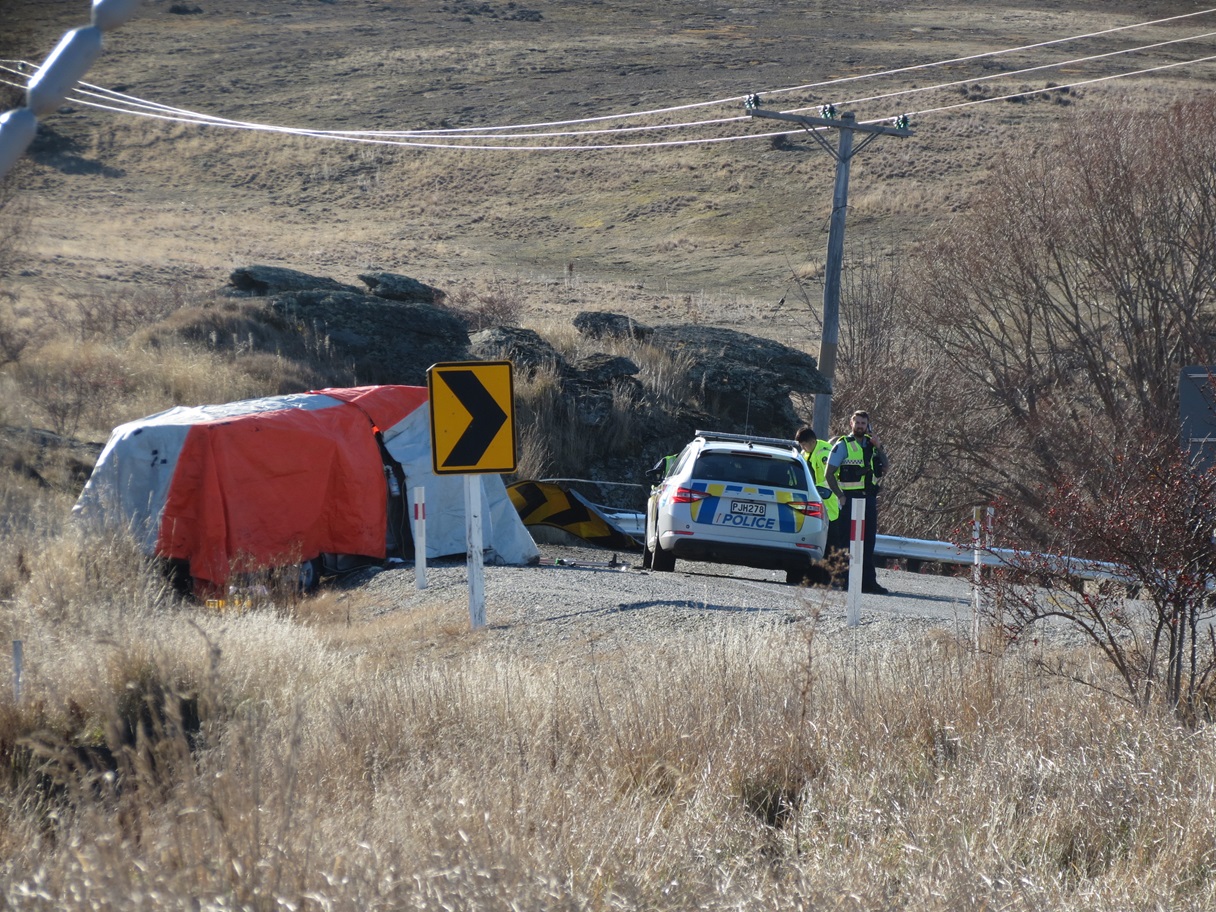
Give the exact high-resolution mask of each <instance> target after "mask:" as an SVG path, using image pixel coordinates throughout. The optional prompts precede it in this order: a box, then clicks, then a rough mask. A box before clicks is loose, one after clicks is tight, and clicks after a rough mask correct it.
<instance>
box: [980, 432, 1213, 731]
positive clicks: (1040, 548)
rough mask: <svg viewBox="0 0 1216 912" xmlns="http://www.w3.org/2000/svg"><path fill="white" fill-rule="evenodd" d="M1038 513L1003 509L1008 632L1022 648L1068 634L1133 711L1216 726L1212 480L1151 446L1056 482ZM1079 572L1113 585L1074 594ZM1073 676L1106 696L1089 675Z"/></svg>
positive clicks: (1015, 505) (993, 584)
mask: <svg viewBox="0 0 1216 912" xmlns="http://www.w3.org/2000/svg"><path fill="white" fill-rule="evenodd" d="M1129 478H1131V479H1134V482H1133V483H1131V484H1129V483H1128V480H1129ZM1036 501H1046V502H1047V504H1048V507H1047V510H1046V513H1045V515H1044V513H1042V512H1041V511H1040V510H1038V509H1037V508H1035V507H1034V506H1032V505H1031V504H1030V503H1029V502H1027V501H1014V502H1010V503H1003V504H1001V505H1000V507H999V509H998V514H999V515H1000V516H1002V518H1003V526H1004V527H1005V531H1004V533H1003V536H1002V537H1003V539H1004V540H1003V542H1002V543H1003V544H1004V545H1005V546H1007V547H1012V548H1014V549H1015V552H1014V554H1013V556H1012V557H1010V558H1009V560H1008V561H1007V562H1006V563H1004V564H1003V565H1002V566H1000V567H998V568H996V569H995V570H994V571H993V572H992V574H991V575H990V576H989V577H988V578H987V579H986V580H985V582H984V588H985V589H987V590H988V592H989V595H991V596H992V598H991V599H990V600H989V601H988V604H990V605H992V606H993V610H994V612H995V618H994V619H995V620H996V622H997V623H998V625H999V627H1000V629H1002V630H1003V631H1004V632H1005V633H1006V635H1007V636H1008V637H1009V638H1010V639H1011V640H1015V641H1016V640H1018V639H1021V638H1025V637H1027V636H1030V635H1033V633H1034V632H1037V630H1038V629H1039V627H1040V626H1042V625H1043V624H1044V623H1046V622H1059V621H1063V622H1065V623H1067V624H1070V625H1071V626H1073V627H1074V628H1076V629H1077V630H1079V631H1080V632H1081V633H1083V634H1084V636H1085V637H1086V638H1087V639H1088V640H1089V641H1090V642H1091V643H1092V644H1093V645H1094V646H1095V647H1096V648H1097V649H1098V650H1099V651H1100V654H1101V655H1102V657H1103V658H1104V659H1105V660H1106V662H1107V663H1108V664H1109V665H1110V666H1111V667H1113V668H1114V669H1115V671H1116V672H1117V673H1118V677H1119V680H1120V681H1121V682H1122V684H1123V695H1124V697H1125V698H1126V699H1127V700H1129V701H1130V702H1132V703H1133V704H1134V705H1136V706H1137V707H1140V708H1146V707H1149V706H1151V705H1153V704H1154V703H1156V702H1157V701H1160V702H1161V703H1163V704H1164V705H1165V706H1166V707H1168V708H1170V709H1171V710H1174V711H1179V712H1181V713H1183V714H1184V715H1187V716H1190V717H1192V718H1196V717H1198V718H1202V719H1204V720H1205V721H1211V714H1212V711H1213V708H1214V707H1212V706H1209V705H1206V703H1205V702H1204V701H1205V699H1206V691H1207V689H1208V684H1209V681H1210V680H1211V678H1212V673H1213V671H1214V670H1216V640H1213V638H1212V627H1211V620H1212V618H1213V617H1214V616H1216V609H1213V608H1210V607H1209V605H1208V596H1209V592H1208V586H1209V584H1210V582H1211V580H1212V579H1213V578H1216V543H1213V539H1212V527H1213V519H1214V515H1213V511H1214V509H1216V508H1214V506H1213V505H1214V504H1216V470H1209V471H1199V470H1196V469H1194V468H1193V467H1192V466H1191V465H1190V463H1189V461H1188V460H1187V459H1186V458H1185V456H1184V454H1183V453H1181V452H1180V451H1179V450H1178V449H1177V446H1176V444H1175V443H1174V442H1173V441H1161V440H1159V439H1155V438H1152V437H1144V438H1141V439H1140V440H1139V441H1137V442H1136V443H1134V444H1129V445H1128V446H1127V447H1126V448H1125V449H1124V450H1122V451H1121V452H1119V453H1117V454H1114V459H1113V460H1112V464H1110V465H1108V464H1107V462H1106V460H1095V461H1094V464H1093V465H1092V466H1091V468H1090V469H1089V471H1087V472H1085V473H1084V474H1083V475H1076V476H1066V477H1064V478H1060V479H1058V480H1057V481H1056V483H1055V484H1053V485H1052V486H1051V487H1050V488H1049V489H1048V493H1047V495H1046V496H1043V497H1039V498H1036ZM1062 555H1063V556H1062ZM1074 563H1080V564H1081V565H1082V566H1085V565H1091V564H1092V563H1096V565H1097V568H1098V569H1102V570H1104V571H1105V572H1106V573H1107V574H1109V575H1110V576H1111V577H1112V578H1113V579H1114V582H1112V583H1108V584H1104V585H1101V586H1090V587H1085V588H1078V587H1077V586H1075V585H1074V581H1073V579H1072V576H1071V567H1070V564H1074ZM1044 587H1046V591H1044ZM1065 673H1067V674H1068V676H1069V677H1070V678H1073V679H1076V680H1085V681H1086V682H1087V683H1090V684H1092V685H1093V686H1102V685H1099V684H1096V683H1095V682H1094V679H1093V677H1092V676H1090V675H1087V674H1086V673H1085V672H1084V670H1077V669H1073V668H1068V669H1067V671H1066V672H1065Z"/></svg>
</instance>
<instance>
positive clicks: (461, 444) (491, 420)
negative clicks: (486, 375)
mask: <svg viewBox="0 0 1216 912" xmlns="http://www.w3.org/2000/svg"><path fill="white" fill-rule="evenodd" d="M442 376H443V382H444V383H446V384H447V385H448V388H449V389H451V391H452V392H453V393H454V394H455V396H456V398H457V399H459V400H460V404H461V405H463V406H464V407H465V409H466V410H467V411H468V413H469V414H470V415H472V416H473V420H472V421H470V422H469V426H468V427H467V428H465V429H464V433H463V434H461V435H460V439H459V440H457V441H456V446H454V447H452V452H450V453H448V458H447V459H445V460H444V461H443V464H444V466H445V467H446V466H475V465H477V463H478V462H479V461H480V460H481V457H482V456H484V455H485V452H486V450H487V449H489V447H490V444H491V443H493V441H494V438H495V436H497V434H498V432H499V430H500V429H501V428H502V426H503V425H504V424H506V421H507V413H506V412H504V411H503V410H502V406H500V405H499V404H498V403H497V402H495V401H494V397H493V396H491V395H490V393H489V391H488V390H487V389H486V388H485V387H484V386H482V385H481V381H480V380H478V379H477V375H476V374H475V373H473V371H471V370H455V371H444V372H443V374H442Z"/></svg>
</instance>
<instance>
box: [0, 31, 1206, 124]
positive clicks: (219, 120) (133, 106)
mask: <svg viewBox="0 0 1216 912" xmlns="http://www.w3.org/2000/svg"><path fill="white" fill-rule="evenodd" d="M1214 36H1216V31H1213V32H1203V33H1200V34H1196V35H1188V36H1185V37H1183V38H1173V39H1169V40H1166V41H1158V42H1153V43H1151V44H1145V45H1138V46H1136V47H1131V48H1122V49H1120V50H1115V51H1107V52H1105V53H1102V54H1091V55H1088V56H1084V57H1073V58H1070V59H1067V60H1060V61H1056V62H1054V63H1046V64H1039V65H1037V66H1032V67H1024V68H1022V69H1018V70H1008V71H1004V72H1000V73H990V74H987V75H983V76H972V77H968V78H964V79H957V80H954V81H951V82H944V83H937V84H934V85H928V86H917V87H913V88H908V89H900V90H898V91H894V92H886V93H882V94H878V95H868V96H863V97H859V98H854V99H847V100H845V101H842V102H839V103H838V104H839V105H842V106H843V105H858V104H863V103H867V102H874V101H886V100H890V99H894V98H901V97H905V96H908V95H916V94H924V93H928V92H934V91H941V90H944V89H950V88H956V87H958V86H961V85H968V84H974V83H979V82H985V81H989V80H994V79H1010V78H1013V77H1016V76H1024V75H1026V74H1028V73H1034V72H1042V71H1045V70H1053V69H1060V68H1063V67H1068V66H1076V65H1077V64H1081V63H1090V62H1093V61H1095V60H1102V59H1107V58H1111V57H1117V56H1122V55H1127V54H1133V53H1138V52H1142V51H1148V50H1156V49H1159V48H1162V47H1168V46H1171V45H1176V44H1184V43H1187V42H1192V41H1199V40H1202V39H1205V38H1211V37H1214ZM6 69H8V70H9V71H10V72H13V71H12V70H11V69H10V68H8V67H3V66H0V70H6ZM853 78H855V77H848V79H853ZM843 81H847V80H843ZM0 82H4V80H0ZM8 84H9V85H12V84H13V83H11V82H10V83H8ZM81 85H82V86H85V88H80V89H77V90H76V92H77V96H78V97H81V96H83V97H84V98H98V99H111V98H114V99H118V100H120V101H121V103H122V104H124V105H126V106H127V107H115V106H112V105H106V104H102V103H90V102H86V101H83V100H81V103H82V104H90V106H92V107H95V108H98V109H100V110H107V111H114V112H117V113H132V114H136V115H137V116H140V114H139V109H141V108H142V109H145V110H146V111H148V112H149V113H150V114H152V115H155V114H160V113H162V112H163V113H164V114H165V115H166V116H165V119H172V120H175V121H176V122H198V123H201V124H213V125H228V126H230V127H234V128H246V129H252V130H265V131H268V132H283V133H289V134H296V135H304V136H321V137H323V136H336V137H355V138H367V139H394V138H402V139H404V138H417V139H423V138H426V137H434V138H436V139H438V138H440V135H439V134H435V133H433V132H431V131H427V130H407V131H389V130H312V129H308V128H301V127H281V126H275V125H270V124H259V123H256V122H252V121H238V120H232V119H230V118H223V117H216V116H214V115H208V114H202V113H199V112H195V111H190V110H187V109H184V108H174V107H171V106H168V105H163V104H159V103H157V102H150V101H146V100H143V99H139V98H136V97H135V96H132V95H126V94H124V93H121V92H115V91H113V90H111V89H105V88H103V87H100V86H93V85H91V84H87V83H82V84H81ZM1049 88H1054V86H1053V87H1049ZM811 110H814V107H805V108H793V109H790V110H789V111H787V112H786V113H800V112H802V111H811ZM747 119H748V118H747V117H745V116H732V117H723V118H715V119H710V120H699V121H681V122H676V123H660V124H645V125H640V126H630V127H611V128H603V129H593V130H571V131H553V132H541V133H511V134H500V136H501V137H502V138H507V139H540V138H558V137H571V136H597V135H615V134H621V133H645V132H659V131H666V130H678V129H687V128H694V127H707V126H717V125H721V124H727V123H740V122H743V121H746V120H747ZM481 135H483V134H480V133H477V132H476V131H475V130H470V131H467V132H465V133H459V134H453V133H447V134H443V135H442V138H443V139H444V140H445V145H446V144H447V143H446V140H448V139H477V138H480V136H481Z"/></svg>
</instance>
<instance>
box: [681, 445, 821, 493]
mask: <svg viewBox="0 0 1216 912" xmlns="http://www.w3.org/2000/svg"><path fill="white" fill-rule="evenodd" d="M692 474H693V477H694V478H699V479H702V480H704V481H726V482H731V483H734V484H747V485H757V486H759V487H765V488H805V487H806V480H805V474H804V473H803V472H800V471H799V465H798V463H796V462H794V461H793V460H790V459H777V458H774V457H772V456H755V455H752V454H749V453H702V454H701V456H700V457H699V458H698V459H697V464H696V465H695V466H693V471H692Z"/></svg>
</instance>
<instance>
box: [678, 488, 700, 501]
mask: <svg viewBox="0 0 1216 912" xmlns="http://www.w3.org/2000/svg"><path fill="white" fill-rule="evenodd" d="M708 496H709V495H708V494H707V493H705V492H704V491H695V490H693V489H692V488H676V491H675V493H674V494H672V495H671V502H672V503H696V502H697V501H698V500H704V499H705V498H706V497H708Z"/></svg>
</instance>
